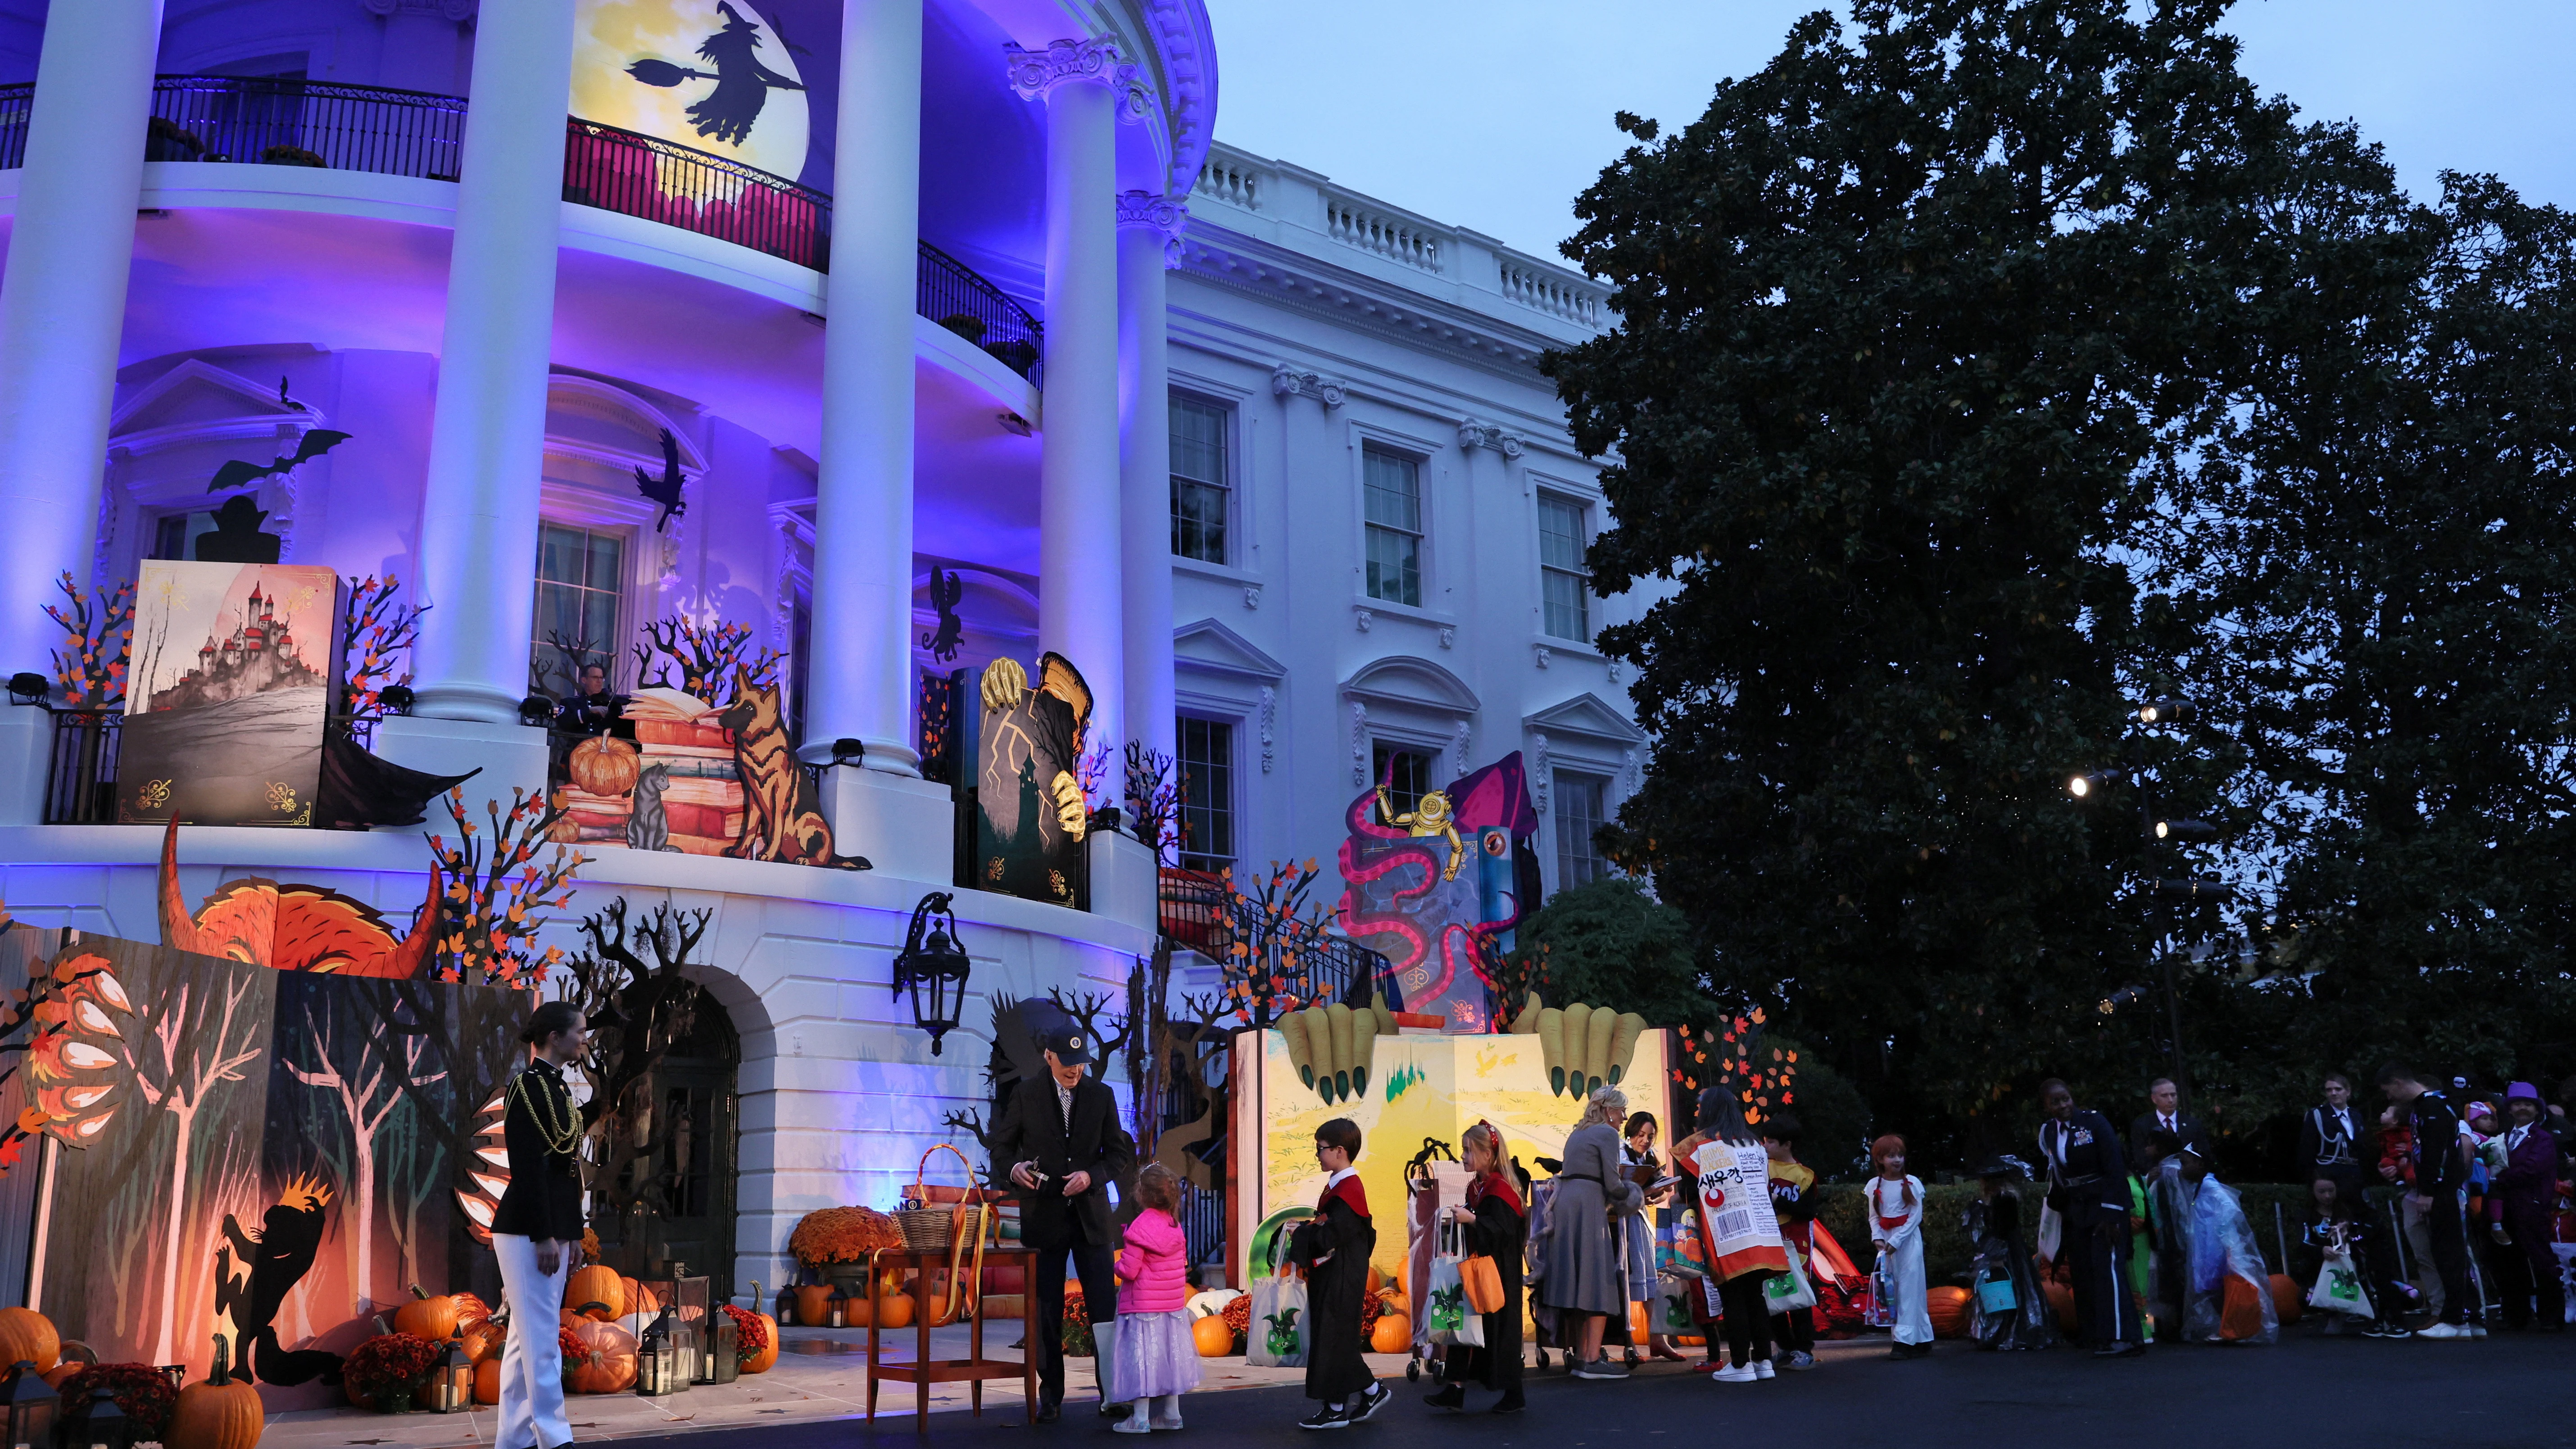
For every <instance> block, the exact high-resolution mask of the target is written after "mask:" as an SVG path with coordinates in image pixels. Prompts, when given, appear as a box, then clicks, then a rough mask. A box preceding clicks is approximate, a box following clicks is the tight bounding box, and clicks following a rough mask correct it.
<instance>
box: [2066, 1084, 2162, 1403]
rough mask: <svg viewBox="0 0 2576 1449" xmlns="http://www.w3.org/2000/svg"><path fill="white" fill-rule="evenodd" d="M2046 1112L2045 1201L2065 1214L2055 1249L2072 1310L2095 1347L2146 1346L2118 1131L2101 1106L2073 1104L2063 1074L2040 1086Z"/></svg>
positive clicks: (2133, 1349)
mask: <svg viewBox="0 0 2576 1449" xmlns="http://www.w3.org/2000/svg"><path fill="white" fill-rule="evenodd" d="M2040 1100H2041V1103H2042V1105H2043V1106H2044V1107H2045V1108H2046V1109H2047V1112H2048V1120H2047V1121H2045V1122H2043V1123H2041V1124H2040V1126H2039V1155H2040V1158H2041V1160H2042V1161H2044V1162H2046V1163H2047V1164H2048V1205H2049V1206H2050V1207H2053V1208H2055V1209H2057V1214H2058V1216H2059V1217H2060V1218H2062V1219H2064V1221H2065V1243H2064V1245H2063V1246H2062V1247H2061V1248H2060V1249H2059V1252H2060V1253H2061V1254H2062V1255H2063V1256H2064V1257H2065V1258H2066V1260H2067V1261H2068V1262H2069V1263H2071V1264H2072V1265H2073V1266H2074V1268H2075V1317H2076V1322H2077V1325H2078V1328H2079V1330H2080V1332H2081V1333H2082V1336H2083V1339H2084V1341H2085V1342H2086V1343H2088V1344H2091V1345H2092V1346H2093V1352H2094V1353H2095V1354H2096V1355H2097V1356H2099V1357H2103V1358H2125V1357H2127V1356H2129V1355H2132V1354H2140V1353H2144V1352H2146V1351H2147V1345H2146V1325H2145V1323H2144V1321H2143V1320H2142V1319H2141V1318H2140V1317H2139V1315H2138V1300H2137V1297H2136V1295H2135V1293H2133V1292H2132V1291H2131V1289H2130V1286H2129V1251H2130V1245H2129V1162H2128V1153H2127V1151H2126V1150H2125V1148H2124V1146H2123V1144H2122V1143H2121V1141H2120V1131H2119V1129H2118V1128H2116V1127H2114V1126H2112V1125H2111V1119H2110V1118H2108V1117H2105V1116H2103V1115H2102V1114H2101V1113H2099V1112H2088V1111H2078V1110H2077V1109H2076V1106H2075V1095H2074V1093H2073V1092H2072V1091H2070V1090H2069V1089H2068V1088H2067V1085H2066V1084H2065V1083H2064V1082H2055V1081H2052V1082H2049V1083H2047V1084H2046V1085H2044V1086H2043V1087H2042V1088H2041V1089H2040Z"/></svg>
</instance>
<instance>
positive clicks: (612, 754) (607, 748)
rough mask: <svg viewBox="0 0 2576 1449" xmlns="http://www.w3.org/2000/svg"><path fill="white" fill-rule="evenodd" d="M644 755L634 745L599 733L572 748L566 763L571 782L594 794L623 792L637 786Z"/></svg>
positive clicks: (617, 793) (621, 793) (620, 793)
mask: <svg viewBox="0 0 2576 1449" xmlns="http://www.w3.org/2000/svg"><path fill="white" fill-rule="evenodd" d="M643 765H644V758H643V756H642V754H640V753H639V752H638V751H637V750H636V748H635V747H634V746H633V745H630V744H628V743H626V742H625V741H624V740H621V739H613V738H611V737H609V736H607V735H600V736H597V737H595V738H592V739H587V740H583V741H582V742H581V743H580V744H577V745H575V746H573V747H572V758H571V759H570V760H568V761H566V762H565V771H566V773H568V774H570V775H571V776H572V782H573V783H574V784H576V785H579V786H580V787H581V788H582V789H584V790H587V791H589V792H590V793H591V794H593V795H623V794H625V793H626V792H627V791H629V790H632V789H634V788H635V777H636V775H637V774H638V773H640V772H641V771H642V769H643Z"/></svg>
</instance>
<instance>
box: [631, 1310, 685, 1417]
mask: <svg viewBox="0 0 2576 1449" xmlns="http://www.w3.org/2000/svg"><path fill="white" fill-rule="evenodd" d="M672 1326H673V1325H672V1322H671V1309H670V1305H668V1304H664V1305H663V1307H662V1316H661V1317H659V1318H656V1319H654V1320H653V1321H652V1323H651V1324H649V1325H647V1326H646V1328H645V1329H644V1332H643V1335H642V1336H641V1337H639V1338H638V1339H637V1340H636V1341H635V1392H636V1393H638V1394H641V1395H643V1396H644V1397H646V1398H648V1399H649V1398H660V1397H661V1396H663V1395H664V1394H676V1393H678V1392H680V1391H681V1390H682V1389H685V1388H687V1387H688V1386H689V1374H688V1369H687V1367H686V1366H685V1365H684V1364H683V1363H682V1362H681V1361H680V1357H681V1356H680V1345H679V1342H678V1340H677V1338H676V1337H675V1336H674V1335H673V1334H672V1332H671V1329H672Z"/></svg>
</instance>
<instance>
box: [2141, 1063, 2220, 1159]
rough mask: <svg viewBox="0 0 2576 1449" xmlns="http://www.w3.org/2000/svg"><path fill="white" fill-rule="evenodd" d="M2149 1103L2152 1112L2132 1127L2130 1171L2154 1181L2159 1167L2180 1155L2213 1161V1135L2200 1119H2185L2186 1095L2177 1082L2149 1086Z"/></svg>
mask: <svg viewBox="0 0 2576 1449" xmlns="http://www.w3.org/2000/svg"><path fill="white" fill-rule="evenodd" d="M2147 1103H2148V1109H2147V1110H2146V1111H2144V1112H2141V1113H2139V1114H2138V1116H2137V1120H2136V1121H2133V1122H2131V1123H2130V1124H2129V1170H2130V1171H2132V1172H2135V1173H2137V1174H2138V1175H2139V1176H2140V1177H2146V1178H2153V1177H2154V1176H2155V1175H2156V1164H2157V1163H2159V1162H2162V1161H2164V1160H2165V1159H2166V1158H2168V1157H2171V1156H2173V1155H2175V1154H2176V1153H2180V1152H2197V1153H2199V1154H2200V1159H2201V1161H2203V1162H2206V1161H2208V1160H2209V1158H2210V1143H2209V1133H2208V1131H2207V1129H2205V1128H2203V1127H2202V1126H2201V1125H2200V1119H2199V1118H2197V1117H2186V1116H2184V1115H2183V1110H2182V1093H2181V1092H2180V1091H2179V1090H2177V1089H2176V1088H2175V1086H2174V1083H2173V1078H2171V1077H2158V1078H2156V1079H2155V1080H2154V1081H2153V1082H2150V1083H2148V1084H2147Z"/></svg>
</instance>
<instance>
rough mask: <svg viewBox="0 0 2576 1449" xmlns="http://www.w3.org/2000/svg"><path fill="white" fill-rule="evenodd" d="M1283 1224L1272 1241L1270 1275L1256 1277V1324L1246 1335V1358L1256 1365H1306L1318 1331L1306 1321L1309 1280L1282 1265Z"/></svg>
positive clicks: (1244, 1355)
mask: <svg viewBox="0 0 2576 1449" xmlns="http://www.w3.org/2000/svg"><path fill="white" fill-rule="evenodd" d="M1287 1241H1288V1229H1287V1228H1286V1227H1285V1226H1284V1225H1283V1226H1282V1227H1281V1228H1280V1230H1279V1233H1278V1235H1277V1236H1276V1237H1274V1238H1272V1239H1271V1242H1270V1276H1269V1277H1266V1278H1255V1279H1253V1280H1252V1327H1251V1329H1250V1330H1249V1331H1248V1332H1246V1333H1245V1334H1244V1336H1243V1337H1244V1351H1243V1361H1244V1362H1245V1363H1247V1364H1249V1365H1251V1366H1252V1367H1254V1368H1304V1367H1305V1366H1306V1349H1307V1346H1308V1344H1310V1343H1311V1342H1312V1341H1313V1333H1314V1330H1313V1328H1312V1327H1310V1326H1309V1325H1308V1324H1307V1322H1306V1280H1305V1279H1304V1278H1301V1277H1299V1276H1297V1275H1296V1273H1295V1271H1294V1270H1293V1269H1283V1268H1282V1267H1281V1266H1280V1264H1279V1248H1280V1245H1281V1244H1283V1243H1285V1242H1287Z"/></svg>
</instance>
